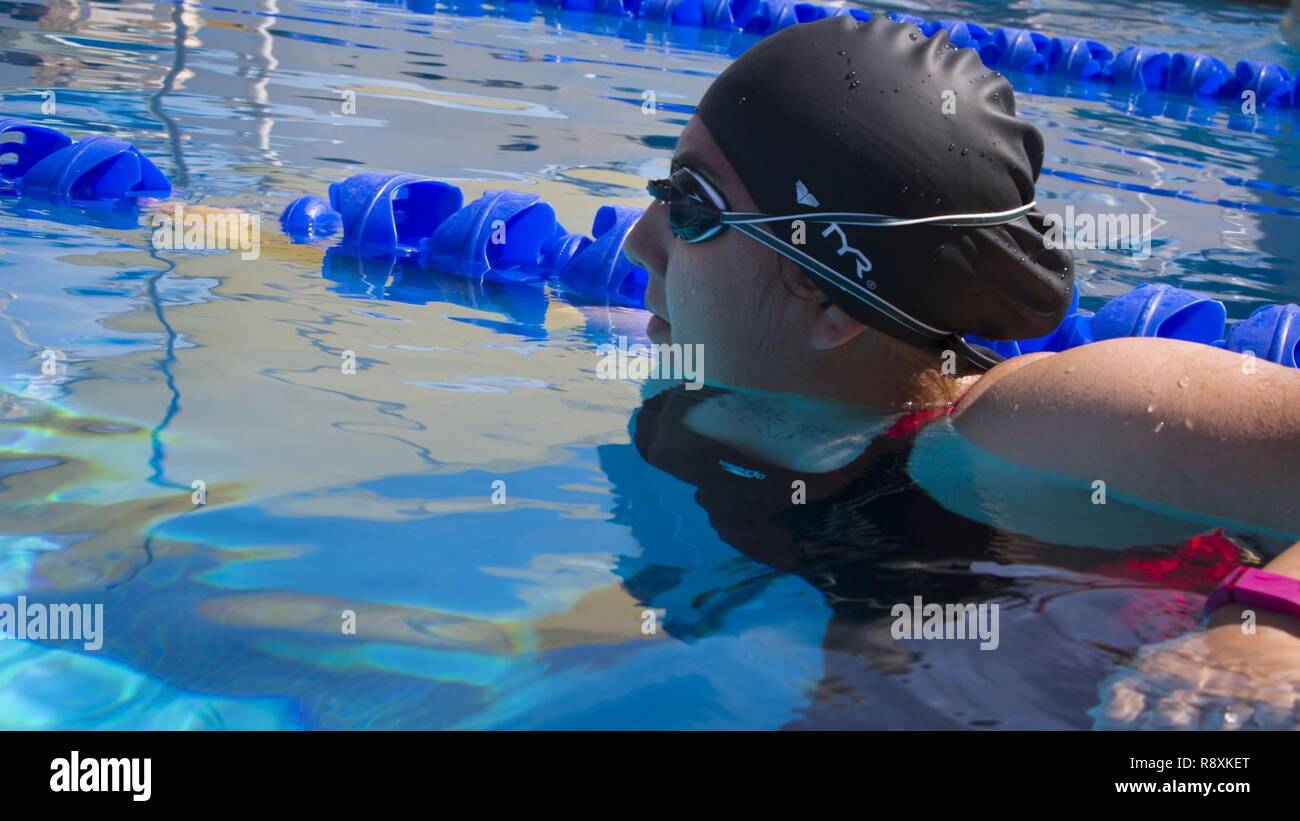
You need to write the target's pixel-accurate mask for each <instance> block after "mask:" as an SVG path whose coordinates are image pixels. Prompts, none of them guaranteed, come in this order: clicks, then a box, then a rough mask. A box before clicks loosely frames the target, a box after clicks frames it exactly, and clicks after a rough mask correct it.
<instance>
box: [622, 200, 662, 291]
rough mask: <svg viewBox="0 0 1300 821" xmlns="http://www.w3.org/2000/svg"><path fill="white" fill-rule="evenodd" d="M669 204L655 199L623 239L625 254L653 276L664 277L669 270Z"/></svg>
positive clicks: (634, 263)
mask: <svg viewBox="0 0 1300 821" xmlns="http://www.w3.org/2000/svg"><path fill="white" fill-rule="evenodd" d="M671 239H672V235H671V234H670V233H669V232H668V206H666V205H665V204H663V203H661V202H659V201H655V202H653V203H651V205H650V207H649V208H647V209H646V210H645V213H644V214H642V215H641V218H640V219H638V220H637V221H636V225H633V226H632V230H631V231H629V232H628V234H627V238H626V239H624V240H623V254H624V255H626V256H627V258H628V260H629V261H630V262H631V263H632V264H633V265H635V266H637V267H639V268H644V269H645V270H646V271H647V272H648V273H649V274H650V275H651V276H652V277H663V275H664V272H665V271H667V270H668V245H669V242H670V240H671Z"/></svg>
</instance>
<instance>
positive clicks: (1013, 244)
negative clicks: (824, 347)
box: [696, 15, 1072, 341]
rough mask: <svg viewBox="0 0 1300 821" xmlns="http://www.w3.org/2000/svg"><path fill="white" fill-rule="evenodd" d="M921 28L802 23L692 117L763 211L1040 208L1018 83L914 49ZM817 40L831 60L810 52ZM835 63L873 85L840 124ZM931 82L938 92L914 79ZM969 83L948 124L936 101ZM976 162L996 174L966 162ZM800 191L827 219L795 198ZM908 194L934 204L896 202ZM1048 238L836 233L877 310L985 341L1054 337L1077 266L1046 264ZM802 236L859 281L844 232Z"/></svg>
mask: <svg viewBox="0 0 1300 821" xmlns="http://www.w3.org/2000/svg"><path fill="white" fill-rule="evenodd" d="M915 31H916V29H915V27H914V26H911V25H910V24H899V23H894V22H893V21H890V20H888V19H887V18H885V17H884V16H881V15H876V16H874V17H872V19H871V20H870V22H868V23H866V24H863V25H861V26H859V25H857V24H856V21H854V20H853V18H851V17H849V16H838V17H828V18H824V19H822V20H818V21H816V22H812V23H801V24H799V25H794V26H790V27H788V28H785V29H783V30H781V31H779V32H777V33H776V34H773V35H771V36H770V37H767V38H765V39H763V40H761V41H759V42H758V43H756V44H755V45H754V46H752V47H751V48H749V49H748V50H747V51H746V52H745V53H744V54H742V55H741V56H740V57H739V58H738V59H737V60H736V61H735V62H733V63H732V64H731V65H730V66H728V67H727V69H726V70H725V71H723V72H722V74H721V75H719V77H718V78H717V79H716V80H715V81H714V82H713V84H712V85H711V86H710V87H709V89H708V91H707V92H706V93H705V94H704V97H703V99H702V100H701V101H700V104H699V107H698V108H697V110H696V117H697V118H698V119H699V120H700V121H701V122H702V123H703V124H704V126H705V127H706V128H707V129H708V131H709V133H710V134H711V135H712V136H713V138H714V140H715V141H716V142H717V143H718V145H719V147H720V148H721V149H722V151H723V153H724V154H725V155H726V157H727V159H728V160H729V161H730V163H731V165H732V167H733V168H735V170H736V172H737V174H738V175H739V176H740V179H741V180H742V181H743V183H744V185H745V187H746V189H747V190H748V192H749V194H750V196H751V197H752V198H753V199H754V201H755V202H756V203H757V205H758V207H759V210H761V211H763V212H764V213H767V214H772V215H785V214H790V215H796V216H797V215H798V214H802V213H809V212H811V211H832V212H838V211H845V212H862V213H875V214H890V215H893V216H898V217H905V218H906V217H912V218H915V217H931V216H939V215H942V214H947V213H954V214H972V213H987V212H1002V211H1007V210H1010V209H1014V208H1017V207H1019V206H1022V205H1024V204H1027V203H1029V202H1030V201H1032V200H1033V198H1034V183H1035V181H1036V180H1037V178H1038V173H1039V170H1040V168H1041V166H1042V159H1043V138H1042V135H1041V134H1040V133H1039V132H1038V130H1037V129H1036V128H1034V127H1033V125H1031V124H1030V123H1028V122H1025V121H1023V120H1020V119H1017V118H1016V116H1015V97H1014V95H1013V93H1012V91H1011V86H1010V84H1009V83H1008V82H1007V81H1006V79H1005V78H1003V77H1002V76H1001V75H1000V74H997V73H991V72H989V70H988V69H987V68H986V67H985V66H984V64H983V63H982V62H981V60H980V58H979V55H978V54H977V53H976V51H975V50H974V49H969V48H966V49H957V50H953V48H952V46H951V44H950V43H949V42H948V35H947V33H945V32H943V31H942V30H939V31H936V32H935V34H934V35H933V36H932V37H928V38H926V37H920V38H916V39H913V37H911V36H909V34H914V33H915ZM813 42H816V43H819V44H821V45H823V46H825V47H826V48H825V49H824V50H823V49H810V48H808V47H807V45H808V44H809V43H813ZM831 52H835V53H836V54H840V53H841V52H842V56H845V57H847V58H848V59H851V60H852V61H853V66H854V73H855V75H856V76H855V77H854V78H853V81H854V82H855V83H859V82H864V81H865V82H872V83H875V84H876V86H877V88H878V90H879V94H878V95H877V96H875V97H864V98H862V99H860V100H859V101H858V102H857V104H856V105H853V106H851V107H848V108H845V109H844V111H843V112H841V111H840V109H841V108H842V105H841V104H839V103H837V102H836V101H837V100H840V99H842V95H843V93H844V92H843V91H842V90H841V89H842V86H841V85H840V83H842V82H843V81H844V79H845V70H844V63H843V62H842V61H840V60H839V59H838V58H835V57H831ZM945 55H946V59H945V58H944V56H945ZM926 76H929V77H931V78H933V79H934V81H935V82H934V83H933V84H929V85H925V86H922V85H921V84H919V83H917V82H916V81H917V79H918V78H920V77H926ZM963 81H965V82H966V83H967V85H970V86H973V88H971V89H969V90H967V91H964V92H962V99H963V102H964V105H963V107H962V109H961V116H957V117H950V116H945V115H944V114H943V111H942V108H941V107H939V106H935V105H933V104H932V103H933V98H934V97H935V96H936V95H935V93H934V92H935V89H936V88H939V89H944V88H959V87H960V86H961V83H962V82H963ZM887 89H895V91H894V93H886V91H887ZM968 95H969V96H968ZM741 100H747V101H748V102H747V103H746V104H745V105H740V104H739V102H738V101H741ZM958 145H960V146H964V147H965V150H964V151H963V152H962V153H961V154H958V153H957V152H956V146H958ZM948 146H952V147H953V148H952V149H949V150H945V148H946V147H948ZM792 148H794V150H791V149H792ZM970 150H975V151H979V152H981V156H988V157H989V159H990V162H988V163H968V162H966V161H965V160H964V159H962V157H964V156H965V155H966V154H968V153H969V151H970ZM995 157H996V158H997V161H993V159H994V158H995ZM908 169H911V170H908ZM918 170H919V172H920V173H919V174H918V173H916V172H917V171H918ZM796 182H800V183H802V184H803V186H804V187H805V189H806V190H807V191H808V192H810V193H811V194H812V195H813V196H814V197H815V198H816V201H817V202H818V203H819V206H818V207H816V208H814V207H812V206H809V205H806V204H805V203H803V202H800V201H799V200H798V199H797V198H796V196H795V191H796ZM909 183H910V184H911V185H912V187H913V188H914V189H916V190H918V191H929V192H934V193H935V196H934V197H933V199H932V198H931V197H906V198H901V197H900V196H899V192H900V191H901V190H902V188H903V186H904V185H906V184H909ZM940 200H942V203H943V206H942V207H943V210H942V211H940V210H938V208H939V206H938V205H937V204H936V203H938V202H939V201H940ZM772 227H773V229H775V230H778V231H780V230H781V227H782V226H781V224H780V223H774V224H772ZM1045 232H1046V226H1044V225H1043V224H1042V220H1041V217H1039V216H1037V215H1034V214H1031V215H1030V216H1028V217H1022V218H1020V219H1018V220H1016V221H1015V222H1012V223H1008V224H1006V225H999V226H983V227H979V228H960V229H957V228H939V227H934V226H918V227H909V228H890V229H870V228H863V227H856V226H843V236H844V239H845V241H846V243H847V245H848V246H849V247H851V248H853V249H855V250H858V251H860V252H861V253H862V255H863V256H865V257H866V258H868V259H870V260H871V264H872V270H873V277H874V280H875V282H876V283H877V286H878V289H877V293H878V294H880V295H881V296H882V297H883V298H885V299H887V300H889V302H890V303H892V304H893V305H895V306H896V307H897V308H898V309H899V310H901V311H904V312H905V313H906V314H908V315H910V316H912V317H914V318H916V319H918V320H920V321H922V322H924V323H926V324H928V325H930V326H933V327H936V328H941V329H944V330H951V331H954V332H962V333H974V334H978V335H979V336H983V337H986V338H990V339H1017V338H1020V339H1023V338H1027V337H1032V336H1039V335H1042V334H1046V333H1048V332H1050V331H1051V330H1053V329H1054V328H1055V327H1056V325H1057V324H1058V323H1059V322H1060V320H1061V319H1062V318H1063V316H1064V314H1065V311H1066V309H1067V307H1068V305H1069V299H1070V282H1071V280H1072V276H1066V277H1062V275H1061V274H1062V272H1063V271H1065V272H1068V271H1069V270H1070V265H1069V261H1070V259H1069V254H1068V253H1066V252H1064V251H1047V252H1041V251H1040V249H1042V248H1043V246H1044V240H1043V235H1044V233H1045ZM808 235H809V241H808V243H807V245H805V246H804V247H803V249H802V250H804V251H805V252H807V253H809V254H811V255H813V256H815V257H816V258H817V259H819V260H820V261H822V262H824V263H825V264H826V265H828V266H831V267H833V268H834V269H835V270H836V271H839V272H842V273H844V275H845V276H854V271H853V269H852V260H851V257H852V255H851V254H840V253H838V250H839V249H840V248H841V247H842V246H841V243H840V240H839V237H838V236H835V237H832V238H831V239H824V238H822V232H821V231H820V230H818V231H809V232H808ZM1021 257H1024V258H1025V259H1024V260H1022V259H1021ZM931 259H933V260H934V261H933V262H930V260H931ZM828 296H830V297H831V298H832V299H835V300H836V302H837V304H841V306H842V307H843V308H844V309H845V310H846V311H849V312H850V313H851V314H852V315H853V316H855V317H857V318H858V319H859V320H861V321H863V322H865V323H867V324H870V325H872V326H873V327H876V328H878V329H880V330H882V331H885V332H887V333H893V334H895V335H896V336H900V337H901V338H905V339H913V338H912V337H910V336H908V335H907V334H906V333H903V332H900V331H899V328H898V327H897V323H896V322H893V321H891V320H889V319H887V318H883V317H882V316H881V314H880V313H879V312H878V311H877V310H875V309H873V308H871V307H870V306H869V305H867V304H866V303H859V302H858V301H857V300H855V299H852V298H849V297H846V296H845V295H844V294H843V293H840V292H838V291H837V292H836V293H834V294H831V293H829V292H828ZM913 341H919V340H913Z"/></svg>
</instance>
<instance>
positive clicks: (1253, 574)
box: [1205, 567, 1300, 619]
mask: <svg viewBox="0 0 1300 821" xmlns="http://www.w3.org/2000/svg"><path fill="white" fill-rule="evenodd" d="M1225 604H1242V605H1246V606H1247V607H1257V608H1259V609H1260V610H1271V611H1272V612H1274V613H1283V614H1285V615H1288V616H1293V617H1295V618H1298V619H1300V579H1293V578H1291V577H1290V576H1279V575H1278V574H1276V573H1269V572H1268V571H1265V570H1259V569H1258V568H1254V567H1236V568H1234V569H1233V570H1232V572H1231V573H1229V574H1228V575H1227V576H1225V577H1224V579H1223V581H1221V582H1219V586H1218V587H1216V588H1214V592H1212V593H1210V597H1209V598H1208V599H1206V600H1205V614H1206V615H1207V616H1208V615H1209V614H1210V612H1211V611H1213V610H1215V609H1217V608H1219V607H1222V606H1223V605H1225Z"/></svg>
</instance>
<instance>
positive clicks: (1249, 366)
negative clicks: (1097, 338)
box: [954, 338, 1300, 437]
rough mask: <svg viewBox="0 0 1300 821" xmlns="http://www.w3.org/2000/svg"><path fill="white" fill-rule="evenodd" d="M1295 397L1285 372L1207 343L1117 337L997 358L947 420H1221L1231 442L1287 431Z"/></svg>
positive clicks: (987, 423)
mask: <svg viewBox="0 0 1300 821" xmlns="http://www.w3.org/2000/svg"><path fill="white" fill-rule="evenodd" d="M1297 400H1300V371H1298V370H1296V369H1294V368H1284V367H1282V366H1280V365H1274V364H1273V363H1271V362H1266V361H1263V360H1259V359H1256V358H1254V357H1248V356H1245V355H1243V354H1237V353H1232V352H1230V351H1224V350H1220V349H1218V348H1212V347H1210V346H1208V345H1199V344H1195V343H1191V342H1181V341H1179V340H1173V339H1140V338H1127V339H1111V340H1107V341H1105V342H1096V343H1093V344H1091V345H1084V346H1082V347H1079V348H1074V349H1071V350H1068V351H1064V352H1062V353H1058V354H1031V355H1028V356H1021V357H1017V358H1015V359H1011V360H1007V361H1006V362H1003V363H1002V364H1000V365H998V366H997V367H995V368H993V369H992V370H991V371H989V373H988V374H987V375H985V376H984V377H983V378H982V379H981V380H980V381H979V382H977V383H976V384H975V386H974V387H973V388H971V390H970V393H969V395H968V396H967V397H965V398H963V400H962V402H961V403H960V404H959V405H958V408H957V411H956V412H955V413H954V416H955V417H956V418H957V419H958V426H959V427H962V428H964V429H966V430H968V431H970V432H971V433H972V434H974V433H975V432H976V431H977V429H979V428H994V427H998V426H1000V425H1001V424H1002V421H1000V420H1007V419H1014V418H1015V417H1017V416H1023V415H1025V414H1032V413H1038V412H1043V411H1051V412H1053V413H1060V412H1069V411H1071V410H1078V411H1084V412H1087V413H1101V412H1104V413H1105V414H1106V417H1107V418H1108V419H1109V420H1110V421H1112V422H1118V421H1121V420H1124V419H1129V418H1134V417H1136V418H1142V419H1145V418H1147V417H1149V416H1153V415H1157V414H1158V415H1159V418H1160V419H1164V420H1165V421H1166V422H1170V421H1177V422H1179V426H1180V427H1182V428H1183V429H1185V430H1195V429H1196V425H1197V423H1201V424H1204V425H1207V426H1209V427H1210V428H1211V429H1215V430H1218V429H1219V428H1220V427H1221V426H1222V425H1223V424H1229V425H1230V428H1227V429H1224V430H1221V431H1219V432H1221V433H1224V434H1228V435H1233V436H1234V437H1235V436H1240V435H1243V434H1248V435H1267V434H1268V433H1269V432H1270V431H1272V432H1277V431H1280V430H1283V429H1286V428H1288V427H1290V428H1291V430H1292V432H1294V431H1295V426H1296V425H1300V404H1297ZM1174 417H1178V418H1177V419H1176V420H1175V419H1174ZM1243 422H1249V424H1248V425H1243V424H1242V423H1243ZM1155 424H1158V422H1154V423H1153V425H1155Z"/></svg>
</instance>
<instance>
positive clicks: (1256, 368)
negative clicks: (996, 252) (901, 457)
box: [953, 339, 1300, 537]
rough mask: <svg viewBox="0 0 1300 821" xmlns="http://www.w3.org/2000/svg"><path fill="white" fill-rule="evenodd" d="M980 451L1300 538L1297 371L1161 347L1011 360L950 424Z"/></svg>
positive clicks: (1117, 342)
mask: <svg viewBox="0 0 1300 821" xmlns="http://www.w3.org/2000/svg"><path fill="white" fill-rule="evenodd" d="M953 418H954V424H955V425H956V427H957V429H958V430H959V431H960V432H961V433H962V434H963V435H964V436H966V437H967V438H968V439H970V440H971V441H972V442H974V443H975V444H977V445H979V446H980V447H982V448H984V449H985V450H987V451H990V452H992V453H994V454H997V455H999V456H1002V457H1004V458H1007V459H1011V460H1013V461H1017V462H1020V463H1022V464H1025V465H1027V466H1030V467H1035V468H1038V469H1041V470H1046V471H1050V472H1053V473H1057V474H1063V475H1066V476H1071V477H1074V478H1076V479H1079V480H1081V481H1083V482H1086V483H1088V484H1089V485H1090V486H1091V485H1092V483H1094V482H1096V481H1097V480H1101V481H1104V482H1105V483H1106V490H1107V492H1120V493H1123V494H1126V495H1127V496H1130V497H1133V498H1137V499H1141V500H1144V501H1146V502H1150V503H1155V504H1157V505H1167V506H1170V507H1174V508H1178V509H1181V510H1186V511H1194V512H1197V513H1200V514H1203V515H1207V516H1210V517H1213V518H1215V519H1218V520H1227V521H1231V522H1239V523H1242V524H1249V525H1253V526H1256V527H1261V528H1267V529H1270V530H1273V531H1275V532H1278V533H1281V534H1288V535H1291V536H1293V537H1296V536H1300V500H1298V499H1297V496H1300V478H1298V477H1300V371H1297V370H1295V369H1293V368H1284V367H1282V366H1279V365H1274V364H1272V363H1270V362H1266V361H1263V360H1258V359H1254V358H1248V357H1246V356H1243V355H1241V354H1236V353H1231V352H1228V351H1223V350H1220V349H1217V348H1211V347H1209V346H1206V345H1198V344H1194V343H1190V342H1179V341H1176V340H1165V339H1114V340H1108V341H1105V342H1098V343H1094V344H1091V345H1085V346H1083V347H1080V348H1075V349H1072V350H1069V351H1065V352H1063V353H1059V354H1040V355H1030V356H1024V357H1019V358H1017V359H1013V360H1009V361H1008V362H1006V363H1004V364H1002V365H999V366H998V367H996V368H994V369H993V370H992V371H990V372H989V373H988V374H987V375H986V376H985V377H984V378H983V379H981V380H980V382H979V383H977V384H976V385H975V387H974V388H972V389H971V391H970V393H969V394H968V395H967V396H966V397H964V398H963V400H962V401H961V403H960V404H959V405H958V408H957V410H956V411H955V412H954V415H953Z"/></svg>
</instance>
